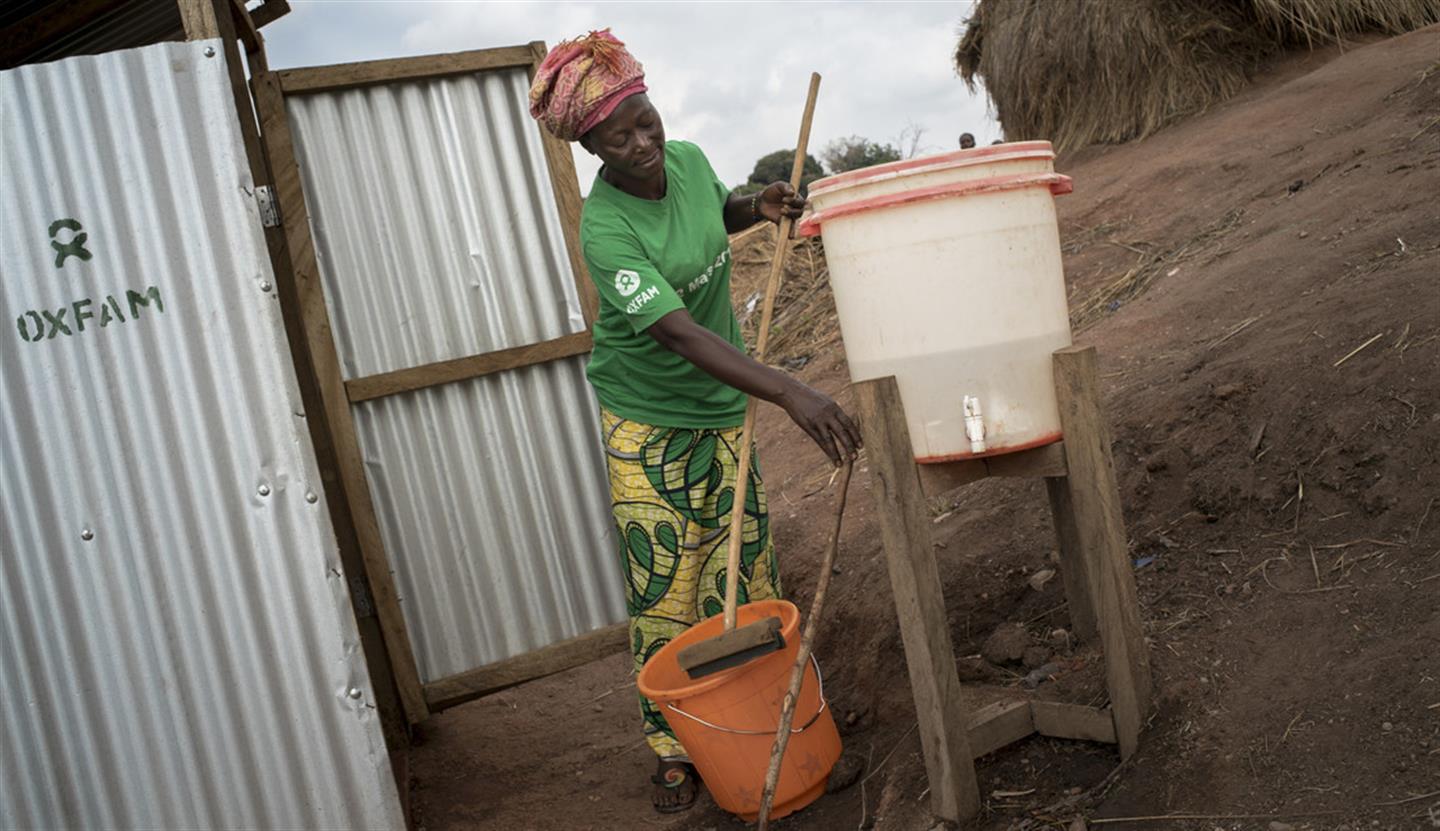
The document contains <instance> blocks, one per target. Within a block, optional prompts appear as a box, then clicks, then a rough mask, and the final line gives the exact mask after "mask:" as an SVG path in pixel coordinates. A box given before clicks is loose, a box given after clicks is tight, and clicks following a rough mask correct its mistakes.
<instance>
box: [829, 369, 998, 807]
mask: <svg viewBox="0 0 1440 831" xmlns="http://www.w3.org/2000/svg"><path fill="white" fill-rule="evenodd" d="M854 389H855V400H856V404H857V413H858V415H859V416H860V420H861V427H862V430H863V432H864V438H865V447H866V452H867V455H868V457H869V465H870V472H871V482H872V487H873V491H874V494H875V504H876V509H877V510H876V516H877V517H878V519H879V523H880V537H881V542H882V545H883V546H884V549H885V559H886V562H887V563H888V565H889V570H890V586H891V588H892V590H893V592H894V595H895V610H896V613H897V614H898V615H899V618H900V634H901V637H902V639H903V641H904V644H905V664H906V666H907V667H908V669H909V674H910V688H911V692H912V694H913V695H914V697H915V714H916V718H917V719H918V721H919V730H920V744H921V748H922V749H923V750H924V756H925V772H926V774H927V776H928V777H929V780H930V801H931V809H932V810H933V811H934V813H935V814H936V815H937V816H939V817H941V818H942V819H947V820H950V821H952V822H958V821H960V820H961V819H968V818H970V817H973V816H975V815H976V814H978V813H979V812H980V789H979V785H978V783H977V782H976V780H975V762H974V756H973V754H972V753H971V748H970V739H969V735H968V728H969V723H970V719H969V714H968V713H967V712H966V710H965V704H964V701H963V699H962V696H961V689H960V679H959V676H958V675H957V673H956V671H955V650H954V647H953V645H952V644H951V642H950V626H949V621H948V618H947V616H946V614H945V597H944V594H943V592H942V590H941V587H940V586H941V584H940V571H939V568H938V567H937V566H936V564H935V550H934V548H933V546H932V545H931V541H930V517H929V514H928V512H927V511H926V508H925V495H924V493H923V492H922V491H921V489H920V476H919V474H918V472H917V471H916V470H915V467H916V465H915V461H914V457H913V455H912V452H911V449H910V432H909V430H908V429H907V428H906V426H905V411H904V408H903V406H902V405H901V403H900V391H899V388H898V387H897V386H896V384H895V379H894V377H886V378H879V379H876V380H872V381H862V382H860V383H858V384H856V385H855V387H854Z"/></svg>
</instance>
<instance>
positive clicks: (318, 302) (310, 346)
mask: <svg viewBox="0 0 1440 831" xmlns="http://www.w3.org/2000/svg"><path fill="white" fill-rule="evenodd" d="M254 91H255V106H256V111H257V113H258V114H259V116H260V128H261V136H262V138H263V143H264V146H265V155H266V159H267V161H268V163H269V166H270V171H271V175H272V178H273V182H274V191H275V200H276V203H277V204H278V205H279V206H280V219H281V223H282V224H283V226H284V229H285V242H286V249H287V253H288V256H289V260H290V264H291V269H292V273H293V282H294V285H293V291H294V296H295V302H296V305H297V308H296V312H295V314H296V317H297V319H298V322H299V324H300V327H301V329H303V331H304V333H305V345H306V347H307V352H308V354H309V357H310V365H311V368H312V369H313V371H314V377H315V382H316V385H317V387H318V391H319V397H320V403H321V407H322V411H323V413H324V417H325V419H326V422H327V423H328V425H329V427H330V434H331V438H332V440H333V446H334V449H335V460H336V465H337V467H338V473H339V481H338V482H336V483H329V482H327V483H326V486H327V488H329V487H332V486H338V487H339V488H340V489H341V491H342V494H343V498H344V499H345V501H346V502H347V504H348V505H349V506H350V515H351V517H352V519H353V521H354V525H355V534H356V541H357V543H358V544H359V547H360V552H361V561H362V562H363V564H364V569H365V578H366V581H367V583H368V585H369V588H370V594H371V599H372V600H373V602H374V605H375V612H376V615H377V616H378V617H379V619H380V628H381V632H382V633H384V636H385V648H386V650H387V651H388V652H389V654H390V664H391V668H392V669H393V671H394V678H395V684H396V686H397V687H398V688H399V691H400V697H401V703H402V704H403V706H404V709H405V715H406V717H407V718H408V719H409V720H410V721H411V722H412V723H413V722H419V721H422V720H424V719H425V717H426V716H427V715H428V714H429V711H428V710H427V709H426V707H425V695H424V690H423V689H422V688H421V686H420V676H419V670H418V669H417V667H416V663H415V654H414V650H413V649H412V648H411V645H410V635H409V632H408V631H407V629H406V626H405V618H404V616H403V614H402V613H401V611H400V599H399V596H398V594H397V592H396V589H395V581H394V577H393V575H392V574H391V571H390V564H389V560H388V558H387V557H386V555H385V546H384V542H383V541H382V540H381V537H380V524H379V521H378V520H377V519H376V516H375V505H374V502H373V501H372V500H371V496H370V486H369V483H368V481H367V480H366V478H365V467H364V464H363V462H362V460H361V458H360V447H359V442H358V440H357V439H356V436H355V423H354V420H353V418H352V416H351V413H350V401H349V398H348V397H347V396H346V393H345V383H344V381H343V379H342V376H341V374H340V358H339V355H338V354H337V352H336V348H335V340H334V338H333V337H332V335H331V332H330V314H329V310H328V309H326V307H325V295H324V288H323V284H322V282H321V279H320V270H319V265H318V263H317V262H316V259H315V244H314V240H313V239H312V238H311V236H310V220H309V211H308V210H307V208H306V206H305V192H304V190H303V189H302V187H301V184H300V169H299V167H298V165H297V164H296V161H295V150H294V146H293V143H292V142H293V139H292V138H291V135H290V123H289V118H288V116H287V115H286V112H285V101H284V98H283V95H282V94H281V92H280V82H279V79H278V78H277V77H276V76H275V73H273V72H263V73H260V74H258V75H256V76H255V79H254ZM287 276H288V275H287ZM276 279H279V275H278V274H277V277H276Z"/></svg>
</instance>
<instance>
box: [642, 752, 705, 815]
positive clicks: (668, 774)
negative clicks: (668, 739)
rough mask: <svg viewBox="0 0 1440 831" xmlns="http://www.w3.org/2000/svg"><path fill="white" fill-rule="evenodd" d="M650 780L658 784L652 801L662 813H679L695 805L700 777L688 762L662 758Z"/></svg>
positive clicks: (652, 795)
mask: <svg viewBox="0 0 1440 831" xmlns="http://www.w3.org/2000/svg"><path fill="white" fill-rule="evenodd" d="M650 781H651V782H652V783H654V784H655V785H658V786H659V787H657V788H656V789H655V792H654V793H653V794H651V797H650V801H651V802H652V803H653V804H654V806H655V810H656V811H657V812H659V813H662V814H678V813H680V812H681V811H688V810H690V809H691V808H692V807H694V806H695V797H696V796H697V795H698V793H699V790H700V785H699V781H700V777H699V776H698V775H696V773H695V768H694V767H693V766H692V765H690V764H689V763H688V762H676V761H669V760H666V759H662V760H660V767H659V768H658V769H657V770H656V771H655V775H654V776H652V777H650Z"/></svg>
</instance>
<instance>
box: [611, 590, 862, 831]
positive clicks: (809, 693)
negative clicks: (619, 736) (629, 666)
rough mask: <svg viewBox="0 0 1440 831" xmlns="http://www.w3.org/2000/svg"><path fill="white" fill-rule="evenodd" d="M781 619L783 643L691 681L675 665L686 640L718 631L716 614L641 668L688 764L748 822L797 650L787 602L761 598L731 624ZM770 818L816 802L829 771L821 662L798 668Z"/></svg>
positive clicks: (645, 687)
mask: <svg viewBox="0 0 1440 831" xmlns="http://www.w3.org/2000/svg"><path fill="white" fill-rule="evenodd" d="M777 616H778V617H779V618H780V622H781V631H782V632H783V633H784V635H785V648H784V649H781V650H780V651H778V652H773V653H771V654H769V655H767V656H765V657H763V658H759V659H756V660H753V661H750V662H749V663H746V664H743V665H741V666H738V667H735V668H733V669H729V670H725V671H724V672H717V673H715V674H714V675H707V676H705V677H704V678H701V679H699V680H698V681H692V680H691V679H690V676H689V675H688V674H687V673H686V672H685V670H683V669H681V668H680V665H679V663H677V662H676V656H677V655H679V653H680V650H682V649H684V648H685V647H687V646H689V645H691V644H693V643H696V642H698V641H703V640H706V639H708V638H713V637H715V636H716V635H719V634H720V633H721V632H723V631H724V629H725V621H724V619H723V618H722V617H721V616H720V615H716V616H715V617H712V618H710V619H708V620H704V621H701V622H700V623H698V624H696V625H694V626H692V627H690V628H689V629H688V630H686V631H685V632H684V633H683V634H681V635H680V636H679V637H677V638H676V639H675V640H673V641H671V642H670V643H668V644H666V645H665V646H664V647H663V648H662V649H661V650H660V651H659V652H657V653H655V656H654V657H653V658H651V659H650V661H649V662H648V663H646V664H645V666H644V668H642V669H641V670H640V677H639V679H638V680H637V685H638V686H639V688H640V692H641V693H642V694H643V695H644V696H645V697H647V698H649V699H650V700H651V701H654V702H655V706H656V707H659V708H660V712H662V713H664V714H665V719H666V720H667V721H669V722H670V727H671V729H673V730H674V731H675V736H676V738H678V739H679V740H680V743H681V744H683V745H685V750H686V752H687V753H689V754H690V761H691V762H693V763H694V764H695V769H696V770H698V771H699V772H700V776H701V778H702V779H704V780H705V786H706V787H707V788H708V789H709V790H710V795H711V796H712V797H713V798H714V799H715V803H716V804H717V805H719V806H720V807H721V808H724V809H725V810H727V811H729V812H731V813H732V814H738V815H739V816H740V818H741V819H744V820H747V821H749V820H753V819H755V818H756V816H757V815H758V814H759V812H760V793H761V790H762V789H763V788H764V786H765V770H766V768H768V767H769V765H770V748H771V746H772V745H773V744H774V743H775V729H776V727H778V726H779V723H780V706H781V703H782V702H783V701H784V700H785V692H786V690H787V689H789V687H790V672H791V670H792V669H793V668H794V666H795V658H796V657H797V656H798V655H799V653H800V612H799V610H798V609H796V608H795V604H793V603H791V602H789V601H787V600H760V601H756V602H754V603H747V604H745V605H744V606H741V607H739V608H738V609H737V610H736V620H737V625H739V626H744V625H745V624H747V623H753V622H754V621H757V620H762V619H764V618H767V617H777ZM790 729H791V736H790V744H789V745H787V746H786V749H785V761H784V763H783V765H782V767H781V769H780V782H779V784H778V786H777V787H776V789H775V803H774V805H773V806H772V807H771V809H770V816H771V817H772V818H778V817H783V816H785V815H786V814H789V813H792V812H794V811H798V810H800V809H801V808H804V807H805V806H806V805H809V804H810V803H811V802H814V801H815V800H816V799H817V798H819V796H820V794H822V793H824V792H825V782H826V781H827V780H828V779H829V778H830V769H831V768H833V767H834V766H835V760H836V759H838V758H840V734H839V732H837V731H836V729H835V719H834V718H832V717H831V715H830V708H829V707H827V706H826V703H825V697H824V688H823V685H822V681H821V678H820V674H819V665H818V664H816V663H815V662H814V661H813V660H812V661H811V662H810V666H808V667H806V668H805V679H804V681H803V682H802V683H801V685H800V696H799V699H798V700H797V701H796V703H795V720H794V723H793V725H792V727H791V728H790Z"/></svg>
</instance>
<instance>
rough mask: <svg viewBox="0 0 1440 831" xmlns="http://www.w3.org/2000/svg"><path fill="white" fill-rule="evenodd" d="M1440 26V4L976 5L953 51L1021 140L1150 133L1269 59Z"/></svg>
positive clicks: (1078, 143) (1436, 0)
mask: <svg viewBox="0 0 1440 831" xmlns="http://www.w3.org/2000/svg"><path fill="white" fill-rule="evenodd" d="M1436 22H1440V0H978V2H977V3H976V4H975V9H974V13H973V14H972V15H971V17H970V19H969V20H968V21H967V23H966V27H965V33H964V35H963V36H962V37H961V39H960V43H959V45H958V47H957V48H956V50H955V65H956V67H957V68H958V69H959V70H960V74H961V76H962V77H963V78H964V79H965V82H966V83H967V84H969V85H970V87H971V88H972V89H974V88H975V86H976V82H977V81H983V82H984V85H985V89H986V91H987V92H988V93H989V95H990V100H991V103H992V104H993V106H994V108H995V113H996V116H997V117H998V118H999V120H1000V124H1001V126H1002V127H1003V128H1004V130H1005V137H1006V138H1007V139H1009V140H1011V141H1017V140H1028V139H1049V140H1050V141H1052V142H1054V143H1055V146H1056V149H1058V150H1061V151H1065V150H1073V149H1076V148H1079V147H1083V146H1085V145H1087V144H1091V143H1094V142H1118V141H1126V140H1128V139H1133V138H1139V137H1142V136H1145V135H1147V134H1149V133H1151V132H1153V131H1155V130H1157V129H1159V128H1160V127H1162V126H1164V125H1165V124H1168V123H1170V122H1172V121H1174V120H1176V119H1177V118H1180V117H1182V116H1185V115H1188V114H1190V113H1194V112H1199V111H1201V110H1203V109H1205V108H1206V107H1207V106H1209V105H1211V104H1214V103H1216V102H1218V101H1222V100H1224V99H1225V98H1228V97H1229V96H1231V95H1233V94H1234V93H1235V92H1236V91H1238V90H1239V89H1240V88H1241V87H1242V86H1243V85H1244V84H1245V80H1246V78H1247V77H1248V75H1249V73H1250V72H1251V71H1253V70H1254V68H1255V66H1256V64H1257V63H1258V62H1259V61H1260V60H1261V59H1262V58H1264V57H1265V56H1267V55H1270V54H1273V53H1275V52H1277V51H1279V50H1281V49H1284V48H1286V47H1289V46H1293V45H1297V44H1312V45H1313V44H1316V43H1320V42H1326V41H1331V40H1335V39H1338V38H1341V37H1343V36H1345V35H1347V34H1352V33H1356V32H1363V31H1378V32H1384V33H1391V34H1398V33H1401V32H1406V31H1411V30H1413V29H1418V28H1421V27H1423V26H1427V25H1430V24H1432V23H1436Z"/></svg>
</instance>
